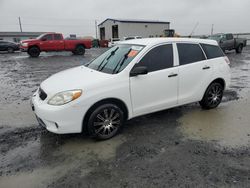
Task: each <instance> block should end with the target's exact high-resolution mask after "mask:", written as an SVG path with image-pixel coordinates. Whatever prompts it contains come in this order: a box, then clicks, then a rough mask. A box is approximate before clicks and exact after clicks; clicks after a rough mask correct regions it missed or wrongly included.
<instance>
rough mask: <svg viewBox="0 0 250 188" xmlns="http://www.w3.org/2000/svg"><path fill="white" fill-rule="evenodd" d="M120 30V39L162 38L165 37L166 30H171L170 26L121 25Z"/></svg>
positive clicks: (151, 24)
mask: <svg viewBox="0 0 250 188" xmlns="http://www.w3.org/2000/svg"><path fill="white" fill-rule="evenodd" d="M119 29H120V31H119V37H120V39H123V37H128V36H141V37H143V38H148V37H160V36H163V35H164V30H166V29H169V24H156V23H149V24H146V23H121V24H120V27H119Z"/></svg>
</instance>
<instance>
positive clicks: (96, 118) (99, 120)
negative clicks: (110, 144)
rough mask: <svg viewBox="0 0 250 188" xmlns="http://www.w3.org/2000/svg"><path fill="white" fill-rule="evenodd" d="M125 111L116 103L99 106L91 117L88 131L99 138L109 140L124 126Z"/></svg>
mask: <svg viewBox="0 0 250 188" xmlns="http://www.w3.org/2000/svg"><path fill="white" fill-rule="evenodd" d="M123 122H124V113H123V111H122V110H121V108H119V107H118V106H117V105H115V104H103V105H101V106H99V107H97V108H96V109H95V110H94V111H93V112H92V114H91V115H90V117H89V120H88V125H87V126H88V132H89V134H90V135H91V136H92V137H93V138H95V139H98V140H107V139H110V138H112V137H113V136H115V135H116V134H118V133H119V131H120V130H121V128H122V126H123Z"/></svg>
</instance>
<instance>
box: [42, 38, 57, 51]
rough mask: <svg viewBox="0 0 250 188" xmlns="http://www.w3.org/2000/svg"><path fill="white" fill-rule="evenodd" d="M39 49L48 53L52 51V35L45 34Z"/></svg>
mask: <svg viewBox="0 0 250 188" xmlns="http://www.w3.org/2000/svg"><path fill="white" fill-rule="evenodd" d="M40 48H41V50H42V51H50V50H53V49H54V44H53V34H47V35H44V36H43V37H42V39H41V42H40Z"/></svg>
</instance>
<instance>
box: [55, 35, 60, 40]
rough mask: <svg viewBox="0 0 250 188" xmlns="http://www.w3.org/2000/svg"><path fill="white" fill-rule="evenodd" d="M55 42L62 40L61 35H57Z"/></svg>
mask: <svg viewBox="0 0 250 188" xmlns="http://www.w3.org/2000/svg"><path fill="white" fill-rule="evenodd" d="M54 40H62V37H61V35H59V34H55V35H54Z"/></svg>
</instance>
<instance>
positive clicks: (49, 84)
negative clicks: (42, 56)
mask: <svg viewBox="0 0 250 188" xmlns="http://www.w3.org/2000/svg"><path fill="white" fill-rule="evenodd" d="M111 77H112V75H110V74H106V73H102V72H98V71H95V70H92V69H89V68H87V67H85V66H80V67H75V68H71V69H68V70H65V71H62V72H59V73H57V74H54V75H52V76H51V77H49V78H48V79H46V80H45V81H43V82H42V83H41V88H42V89H43V90H44V91H45V92H46V93H47V94H53V95H54V94H56V93H58V92H62V91H68V90H74V89H83V90H84V89H86V88H91V87H92V88H93V87H94V86H95V84H97V83H98V84H100V82H103V81H105V80H107V79H110V78H111Z"/></svg>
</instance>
